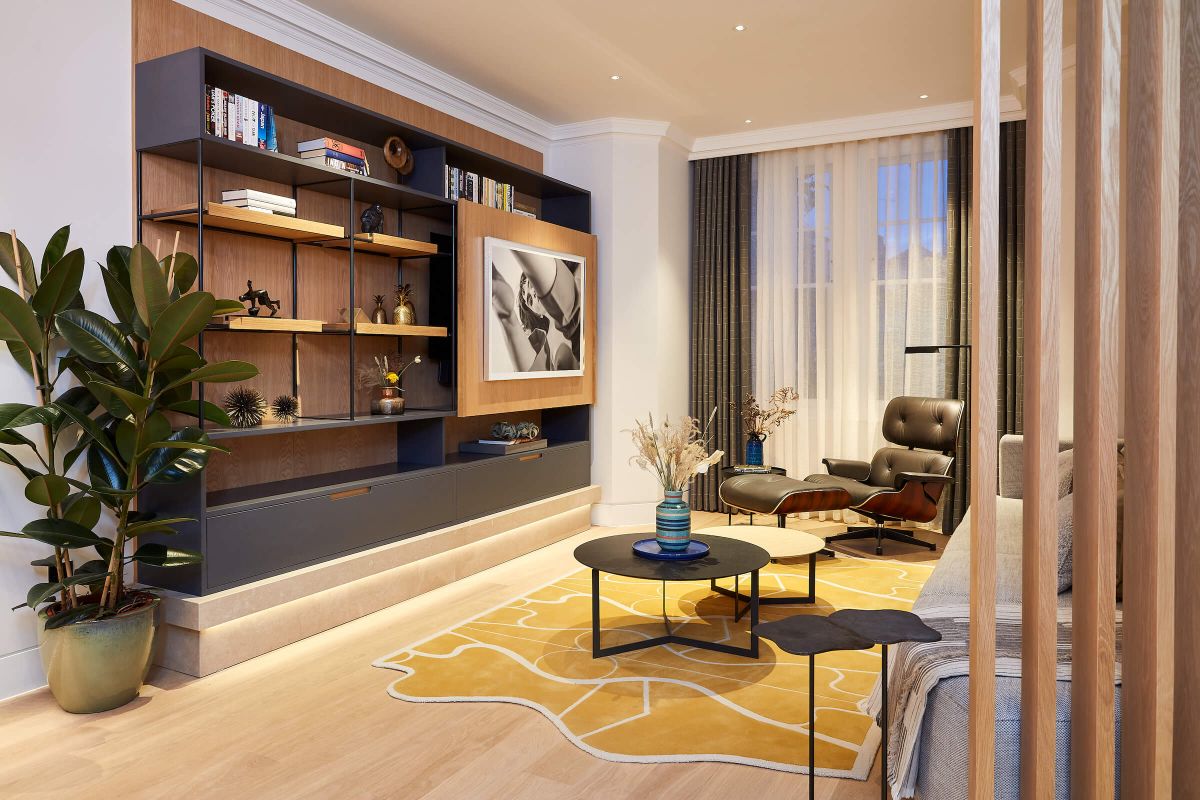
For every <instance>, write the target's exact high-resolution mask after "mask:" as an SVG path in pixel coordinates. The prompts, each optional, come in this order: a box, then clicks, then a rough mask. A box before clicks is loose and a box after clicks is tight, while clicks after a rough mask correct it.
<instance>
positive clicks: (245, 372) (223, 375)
mask: <svg viewBox="0 0 1200 800" xmlns="http://www.w3.org/2000/svg"><path fill="white" fill-rule="evenodd" d="M256 375H258V367H256V366H254V365H253V364H250V363H248V362H246V361H217V362H215V363H213V364H205V365H204V366H203V367H200V369H197V370H193V371H191V372H189V373H188V374H187V375H184V376H183V377H181V378H176V379H175V380H173V381H171V383H169V384H167V388H172V387H175V386H182V385H184V384H185V383H237V382H239V381H248V380H250V379H251V378H253V377H255V376H256Z"/></svg>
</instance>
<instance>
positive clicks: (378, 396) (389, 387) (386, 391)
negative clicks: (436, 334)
mask: <svg viewBox="0 0 1200 800" xmlns="http://www.w3.org/2000/svg"><path fill="white" fill-rule="evenodd" d="M420 363H421V357H420V356H414V357H413V358H412V359H411V360H410V361H408V363H405V360H404V356H401V355H395V356H375V365H374V366H369V367H359V370H358V381H359V383H360V384H362V385H363V386H372V387H374V388H375V397H374V398H372V400H371V413H372V414H383V415H387V416H394V415H397V414H403V413H404V389H402V388H400V381H401V379H402V378H403V377H404V373H405V372H407V371H408V368H409V367H411V366H412V365H413V364H420Z"/></svg>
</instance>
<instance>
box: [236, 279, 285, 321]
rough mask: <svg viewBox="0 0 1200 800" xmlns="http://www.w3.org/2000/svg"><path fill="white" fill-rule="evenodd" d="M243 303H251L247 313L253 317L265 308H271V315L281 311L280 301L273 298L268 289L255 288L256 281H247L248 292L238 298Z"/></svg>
mask: <svg viewBox="0 0 1200 800" xmlns="http://www.w3.org/2000/svg"><path fill="white" fill-rule="evenodd" d="M238 300H241V301H242V302H243V303H249V304H250V307H249V308H247V309H246V313H247V314H249V315H250V316H252V317H257V316H258V312H260V311H262V310H263V309H264V308H269V309H271V316H272V317H273V316H275V315H276V314H278V313H279V301H278V300H272V299H271V295H270V294H268V293H267V290H266V289H255V288H254V281H246V293H245V294H244V295H242V296H241V297H239V298H238Z"/></svg>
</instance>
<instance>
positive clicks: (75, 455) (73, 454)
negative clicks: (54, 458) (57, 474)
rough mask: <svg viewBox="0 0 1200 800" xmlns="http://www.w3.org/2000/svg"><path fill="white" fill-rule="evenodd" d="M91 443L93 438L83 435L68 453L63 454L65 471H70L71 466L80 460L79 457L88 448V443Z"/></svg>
mask: <svg viewBox="0 0 1200 800" xmlns="http://www.w3.org/2000/svg"><path fill="white" fill-rule="evenodd" d="M90 443H91V440H90V439H89V438H88V437H86V436H82V437H80V439H79V442H78V443H76V445H75V446H74V447H72V448H71V449H70V450H68V451H67V453H66V455H64V456H63V471H64V472H66V471H69V470H70V469H71V467H73V466H75V462H76V461H78V460H79V457H80V456H81V455H83V453H84V451H85V450H87V449H88V445H89V444H90Z"/></svg>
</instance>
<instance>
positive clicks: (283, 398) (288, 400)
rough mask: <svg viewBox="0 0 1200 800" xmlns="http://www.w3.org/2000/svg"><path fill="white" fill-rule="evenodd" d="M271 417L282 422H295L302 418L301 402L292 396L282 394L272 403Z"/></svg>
mask: <svg viewBox="0 0 1200 800" xmlns="http://www.w3.org/2000/svg"><path fill="white" fill-rule="evenodd" d="M271 415H272V416H273V417H275V419H277V420H279V421H280V422H295V421H296V418H297V417H299V416H300V401H299V400H297V399H296V398H294V397H292V396H291V395H290V394H281V395H279V397H276V398H275V399H274V400H272V401H271Z"/></svg>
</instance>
